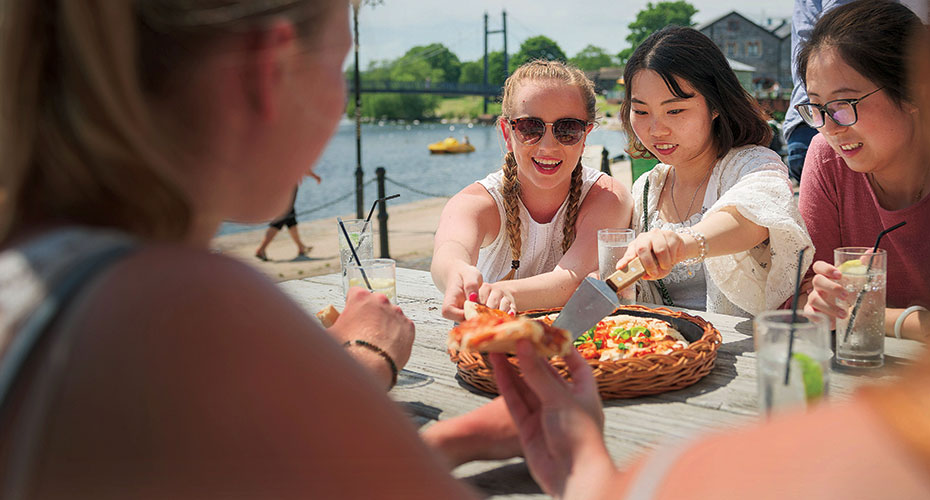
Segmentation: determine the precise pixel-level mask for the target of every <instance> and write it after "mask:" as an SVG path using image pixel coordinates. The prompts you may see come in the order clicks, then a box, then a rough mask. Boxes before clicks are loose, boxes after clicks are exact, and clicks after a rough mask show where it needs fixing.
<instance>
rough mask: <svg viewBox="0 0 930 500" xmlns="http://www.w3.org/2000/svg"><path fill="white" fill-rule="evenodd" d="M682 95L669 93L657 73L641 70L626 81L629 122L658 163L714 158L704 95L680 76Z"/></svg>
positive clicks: (680, 163) (712, 115) (697, 162)
mask: <svg viewBox="0 0 930 500" xmlns="http://www.w3.org/2000/svg"><path fill="white" fill-rule="evenodd" d="M675 81H676V82H677V83H678V86H679V87H680V88H681V90H683V91H684V93H685V94H689V95H692V97H687V98H682V97H678V96H676V95H675V94H673V93H672V91H671V90H670V89H669V88H668V85H666V84H665V80H663V79H662V76H660V75H659V74H658V73H657V72H655V71H653V70H651V69H644V70H642V71H640V72H638V73H636V74H635V75H634V76H633V78H632V79H631V81H630V96H631V103H632V106H631V107H630V123H631V125H632V126H633V131H634V132H635V133H636V137H637V138H638V139H639V142H641V143H642V144H643V146H645V147H646V149H648V150H649V152H650V153H652V154H653V155H654V156H655V157H656V158H658V159H659V161H661V162H662V163H666V164H669V165H674V166H687V165H691V164H695V165H703V164H705V163H711V162H712V161H713V160H714V159H715V158H716V157H717V151H716V147H715V145H714V138H713V135H712V133H711V132H712V130H713V120H714V118H716V116H717V114H716V112H712V111H711V110H710V109H709V108H708V106H707V101H706V100H705V99H704V96H702V95H701V94H699V93H698V92H697V91H696V90H695V89H694V87H692V86H691V84H689V83H688V82H687V81H685V80H683V79H681V78H677V77H676V78H675Z"/></svg>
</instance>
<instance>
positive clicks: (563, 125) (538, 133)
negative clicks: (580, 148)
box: [509, 116, 589, 146]
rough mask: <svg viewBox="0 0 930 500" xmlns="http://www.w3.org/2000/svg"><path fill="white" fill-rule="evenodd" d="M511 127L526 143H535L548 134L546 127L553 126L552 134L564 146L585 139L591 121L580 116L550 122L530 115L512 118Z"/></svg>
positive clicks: (572, 144) (521, 140)
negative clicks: (581, 118) (580, 118)
mask: <svg viewBox="0 0 930 500" xmlns="http://www.w3.org/2000/svg"><path fill="white" fill-rule="evenodd" d="M509 123H510V128H511V129H512V130H513V131H514V132H515V135H516V137H517V139H518V140H519V141H520V142H522V143H523V144H526V145H533V144H536V143H537V142H539V141H540V139H542V137H543V135H545V134H546V127H547V126H549V127H552V135H553V136H554V137H555V140H557V141H559V144H562V145H563V146H574V145H575V144H578V143H579V142H580V141H581V140H582V139H584V135H585V132H586V131H587V129H588V125H589V123H588V122H586V121H584V120H579V119H578V118H559V119H558V120H556V121H554V122H552V123H549V122H544V121H543V120H542V119H541V118H536V117H532V116H528V117H525V118H516V119H513V120H510V122H509Z"/></svg>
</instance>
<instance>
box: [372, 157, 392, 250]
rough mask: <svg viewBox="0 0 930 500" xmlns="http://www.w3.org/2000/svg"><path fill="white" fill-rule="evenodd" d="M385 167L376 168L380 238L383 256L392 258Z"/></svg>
mask: <svg viewBox="0 0 930 500" xmlns="http://www.w3.org/2000/svg"><path fill="white" fill-rule="evenodd" d="M385 172H386V171H385V170H384V167H378V168H376V169H375V176H377V178H378V239H379V240H380V242H381V258H382V259H390V258H391V255H390V252H388V226H387V220H388V213H387V202H386V201H384V198H385V194H384V175H385Z"/></svg>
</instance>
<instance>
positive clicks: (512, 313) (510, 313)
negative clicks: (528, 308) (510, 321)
mask: <svg viewBox="0 0 930 500" xmlns="http://www.w3.org/2000/svg"><path fill="white" fill-rule="evenodd" d="M507 314H509V315H511V316H516V315H517V313H515V312H513V311H510V312H508V313H507Z"/></svg>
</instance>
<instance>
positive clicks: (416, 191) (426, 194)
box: [384, 175, 452, 198]
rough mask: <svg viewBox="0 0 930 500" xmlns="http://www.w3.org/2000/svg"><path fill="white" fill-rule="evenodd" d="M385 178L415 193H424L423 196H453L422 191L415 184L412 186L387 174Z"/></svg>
mask: <svg viewBox="0 0 930 500" xmlns="http://www.w3.org/2000/svg"><path fill="white" fill-rule="evenodd" d="M384 180H386V181H388V182H390V183H391V184H394V185H395V186H397V187H400V188H403V189H406V190H408V191H412V192H414V193H416V194H422V195H423V196H429V197H430V198H451V197H452V195H451V194H436V193H428V192H426V191H422V190H420V189H417V188H415V187H413V186H410V185H408V184H404V183H403V182H398V181H395V180H394V179H391V178H390V177H388V176H386V175H385V176H384Z"/></svg>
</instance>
